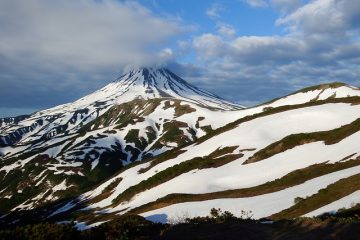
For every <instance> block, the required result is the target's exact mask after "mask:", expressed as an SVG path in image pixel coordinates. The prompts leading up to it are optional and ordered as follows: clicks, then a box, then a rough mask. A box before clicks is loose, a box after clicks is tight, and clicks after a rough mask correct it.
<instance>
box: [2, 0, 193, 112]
mask: <svg viewBox="0 0 360 240" xmlns="http://www.w3.org/2000/svg"><path fill="white" fill-rule="evenodd" d="M0 9H1V11H0V36H1V38H0V74H1V76H0V86H1V87H0V95H1V96H2V98H3V99H6V101H1V103H0V107H15V106H16V107H33V106H34V105H36V106H44V105H45V106H48V105H53V104H58V103H60V102H63V101H70V100H73V99H74V98H76V97H78V96H79V94H82V93H87V92H88V91H91V90H95V89H96V88H98V87H100V86H101V85H103V84H104V83H105V82H107V81H108V80H109V79H111V78H115V74H116V73H114V71H116V70H118V71H119V72H120V71H121V70H122V68H124V67H125V66H126V65H128V64H134V65H146V64H154V63H163V62H164V61H165V62H166V61H167V60H168V59H169V58H171V55H172V52H171V50H170V49H169V48H166V45H167V43H170V42H169V41H170V39H171V38H173V37H174V36H177V35H179V34H182V33H183V32H184V31H186V29H185V27H183V26H182V23H181V22H180V21H179V20H174V19H169V18H165V17H157V16H155V15H154V14H152V13H151V12H150V11H149V10H148V9H146V8H145V7H143V6H142V5H140V4H137V3H135V2H133V1H132V2H130V1H115V0H101V1H93V0H79V1H73V0H62V1H52V0H50V1H48V0H29V1H24V2H19V1H12V0H2V1H1V2H0ZM164 47H165V49H164ZM64 92H66V96H61V95H64V94H63V93H64ZM15 93H16V94H18V95H19V96H28V97H29V98H31V99H33V100H31V101H27V100H25V98H24V97H18V98H16V97H15V95H16V94H15ZM59 96H60V97H59ZM55 97H59V100H58V101H56V100H51V99H54V98H55ZM36 99H38V100H36ZM59 101H60V102H59Z"/></svg>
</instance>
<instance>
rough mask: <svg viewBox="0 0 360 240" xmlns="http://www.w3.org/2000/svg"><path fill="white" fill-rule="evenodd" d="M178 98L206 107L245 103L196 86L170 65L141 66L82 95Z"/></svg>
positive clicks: (103, 98) (110, 98) (109, 98)
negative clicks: (230, 100)
mask: <svg viewBox="0 0 360 240" xmlns="http://www.w3.org/2000/svg"><path fill="white" fill-rule="evenodd" d="M154 98H176V99H179V100H185V101H188V102H192V103H196V104H199V105H202V106H205V107H210V108H216V109H221V110H238V109H242V108H244V107H242V106H239V105H236V104H233V103H230V102H228V101H226V100H224V99H222V98H220V97H218V96H216V95H214V94H212V93H210V92H208V91H205V90H202V89H199V88H197V87H195V86H192V85H191V84H189V83H188V82H186V81H185V80H184V79H182V78H180V77H179V76H177V75H176V74H174V73H173V72H171V71H170V70H168V69H166V68H138V69H133V70H130V71H129V72H127V73H125V74H123V75H122V76H120V77H119V78H118V79H116V80H115V81H113V82H112V83H110V84H108V85H106V86H105V87H104V88H102V89H100V90H98V91H96V92H94V93H92V94H90V95H88V96H86V97H84V98H82V99H80V100H79V101H77V102H78V103H80V104H81V103H84V102H89V101H91V102H93V101H94V100H95V101H97V102H103V103H110V102H111V104H113V103H117V104H119V103H124V102H129V101H132V100H134V99H145V100H147V99H154Z"/></svg>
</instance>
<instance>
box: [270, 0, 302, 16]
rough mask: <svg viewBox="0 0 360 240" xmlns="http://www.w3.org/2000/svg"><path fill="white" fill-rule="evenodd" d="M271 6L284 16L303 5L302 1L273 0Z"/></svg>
mask: <svg viewBox="0 0 360 240" xmlns="http://www.w3.org/2000/svg"><path fill="white" fill-rule="evenodd" d="M270 4H271V5H272V6H273V7H274V8H275V9H277V10H278V11H280V12H281V13H283V14H286V13H289V12H292V11H294V10H296V9H297V8H299V7H300V6H302V5H303V1H302V0H271V1H270Z"/></svg>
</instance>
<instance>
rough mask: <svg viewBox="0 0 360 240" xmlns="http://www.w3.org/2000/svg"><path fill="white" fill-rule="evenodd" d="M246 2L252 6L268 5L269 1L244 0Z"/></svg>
mask: <svg viewBox="0 0 360 240" xmlns="http://www.w3.org/2000/svg"><path fill="white" fill-rule="evenodd" d="M243 1H244V2H245V3H247V4H248V5H250V6H251V7H256V8H259V7H268V6H269V5H268V2H267V1H266V0H243Z"/></svg>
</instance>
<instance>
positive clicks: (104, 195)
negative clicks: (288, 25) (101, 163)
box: [89, 177, 122, 203]
mask: <svg viewBox="0 0 360 240" xmlns="http://www.w3.org/2000/svg"><path fill="white" fill-rule="evenodd" d="M121 181H122V178H121V177H117V178H115V179H114V180H113V181H112V182H111V183H110V184H109V185H107V186H106V187H105V188H104V190H103V191H102V192H101V194H99V195H97V196H96V197H95V198H93V199H91V200H90V201H89V203H96V202H100V201H101V200H103V199H105V198H107V197H109V196H110V195H111V194H112V193H113V192H114V189H115V187H116V186H117V185H119V183H120V182H121Z"/></svg>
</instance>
